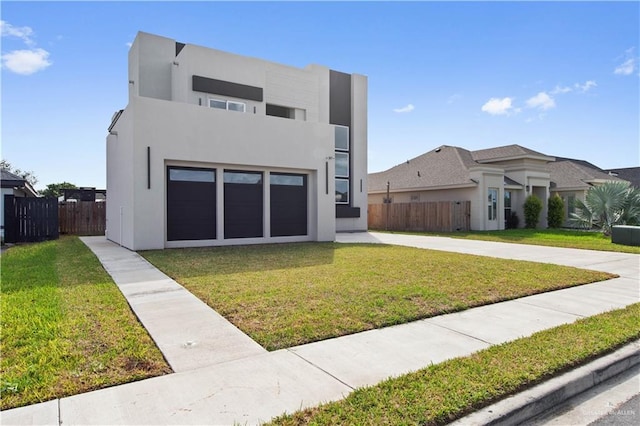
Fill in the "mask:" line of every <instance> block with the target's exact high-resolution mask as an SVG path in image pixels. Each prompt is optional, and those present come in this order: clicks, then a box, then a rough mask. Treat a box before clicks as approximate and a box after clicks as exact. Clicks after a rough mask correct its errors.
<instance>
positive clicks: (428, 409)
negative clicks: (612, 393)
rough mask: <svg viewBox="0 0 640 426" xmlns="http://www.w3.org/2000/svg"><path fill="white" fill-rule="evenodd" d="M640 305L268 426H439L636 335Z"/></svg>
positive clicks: (456, 361) (386, 383)
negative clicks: (307, 425)
mask: <svg viewBox="0 0 640 426" xmlns="http://www.w3.org/2000/svg"><path fill="white" fill-rule="evenodd" d="M639 317H640V304H635V305H631V306H629V307H627V308H625V309H620V310H616V311H611V312H607V313H604V314H601V315H597V316H594V317H589V318H585V319H582V320H579V321H577V322H575V323H573V324H567V325H562V326H559V327H556V328H552V329H549V330H544V331H541V332H539V333H536V334H534V335H533V336H531V337H525V338H521V339H518V340H515V341H513V342H509V343H504V344H502V345H497V346H492V347H490V348H488V349H485V350H482V351H479V352H477V353H475V354H472V355H470V356H467V357H463V358H456V359H452V360H449V361H445V362H443V363H440V364H436V365H433V366H430V367H427V368H425V369H423V370H419V371H417V372H414V373H409V374H406V375H403V376H401V377H398V378H393V379H389V380H386V381H384V382H382V383H380V384H378V385H375V386H371V387H366V388H360V389H357V390H355V391H354V392H353V393H351V394H350V395H349V396H348V397H347V398H346V399H344V400H341V401H337V402H333V403H329V404H325V405H322V406H320V407H316V408H309V409H306V410H302V411H299V412H296V413H293V414H291V415H285V416H281V417H279V418H276V419H274V420H273V421H272V423H271V424H274V425H306V424H313V425H400V424H402V425H424V426H435V425H444V424H446V423H449V422H451V421H453V420H455V419H457V418H460V417H463V416H464V415H466V414H468V413H470V412H473V411H477V410H479V409H480V408H482V407H485V406H487V405H490V404H492V403H494V402H496V401H498V400H500V399H502V398H505V397H507V396H509V395H512V394H515V393H517V392H520V391H522V390H524V389H526V388H528V387H530V386H532V385H534V384H536V383H538V382H541V381H543V380H546V379H549V378H550V377H553V376H554V375H557V374H560V373H562V372H564V371H566V370H568V369H571V368H575V367H576V366H579V365H581V364H585V363H586V362H588V361H590V360H592V359H594V358H596V357H598V356H602V355H604V354H606V353H608V352H611V351H613V350H614V349H616V348H618V347H620V346H621V345H624V344H625V343H628V342H631V341H634V340H636V339H638V338H640V322H638V318H639Z"/></svg>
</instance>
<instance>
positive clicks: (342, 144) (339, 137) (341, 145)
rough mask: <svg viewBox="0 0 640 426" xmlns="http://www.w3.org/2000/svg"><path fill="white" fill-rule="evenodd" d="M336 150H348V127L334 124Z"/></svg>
mask: <svg viewBox="0 0 640 426" xmlns="http://www.w3.org/2000/svg"><path fill="white" fill-rule="evenodd" d="M335 141H336V151H349V128H348V127H343V126H336V133H335Z"/></svg>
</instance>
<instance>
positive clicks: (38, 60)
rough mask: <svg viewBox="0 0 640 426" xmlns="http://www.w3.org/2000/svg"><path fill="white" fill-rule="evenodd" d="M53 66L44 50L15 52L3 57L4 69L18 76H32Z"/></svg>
mask: <svg viewBox="0 0 640 426" xmlns="http://www.w3.org/2000/svg"><path fill="white" fill-rule="evenodd" d="M49 65H51V61H49V52H47V51H46V50H44V49H39V48H38V49H30V50H14V51H12V52H9V53H6V54H4V55H2V67H3V68H6V69H8V70H9V71H12V72H14V73H16V74H22V75H30V74H33V73H36V72H38V71H41V70H43V69H45V68H47V67H48V66H49Z"/></svg>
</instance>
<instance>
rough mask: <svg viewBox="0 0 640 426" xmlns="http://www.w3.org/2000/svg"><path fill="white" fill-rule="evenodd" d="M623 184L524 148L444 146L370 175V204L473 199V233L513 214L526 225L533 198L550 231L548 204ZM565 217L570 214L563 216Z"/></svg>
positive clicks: (573, 162) (503, 224)
mask: <svg viewBox="0 0 640 426" xmlns="http://www.w3.org/2000/svg"><path fill="white" fill-rule="evenodd" d="M607 180H620V179H618V178H616V177H614V176H610V175H608V174H607V173H605V172H604V171H602V170H601V169H599V168H597V167H596V166H594V165H592V164H590V163H587V162H584V161H581V160H573V159H567V158H556V157H552V156H549V155H546V154H542V153H540V152H537V151H534V150H531V149H529V148H526V147H523V146H520V145H507V146H501V147H496V148H489V149H483V150H479V151H469V150H466V149H464V148H460V147H455V146H446V145H445V146H441V147H438V148H436V149H434V150H431V151H429V152H427V153H425V154H422V155H420V156H418V157H416V158H413V159H411V160H408V161H407V162H406V163H402V164H399V165H397V166H395V167H392V168H390V169H388V170H386V171H383V172H379V173H371V174H369V191H368V193H369V204H380V203H384V202H385V199H387V198H388V201H389V202H392V203H411V202H428V201H470V202H471V217H470V226H471V229H472V230H477V231H483V230H500V229H505V227H506V220H507V218H508V217H509V216H510V215H511V213H512V212H513V213H515V214H516V215H517V216H518V218H519V226H520V227H522V226H524V215H523V213H524V211H523V204H524V201H525V199H526V197H527V196H528V195H531V194H534V195H536V196H538V197H539V198H540V199H541V200H542V202H543V206H544V207H543V211H542V213H541V215H540V222H539V227H540V228H546V227H547V221H546V217H547V200H548V199H549V196H550V195H553V194H555V193H558V194H559V195H560V196H561V197H563V198H564V199H565V202H568V201H569V200H573V199H576V198H577V199H584V194H586V191H587V190H588V189H589V188H590V187H591V186H593V185H597V184H600V183H602V182H605V181H607ZM565 214H567V213H566V212H565Z"/></svg>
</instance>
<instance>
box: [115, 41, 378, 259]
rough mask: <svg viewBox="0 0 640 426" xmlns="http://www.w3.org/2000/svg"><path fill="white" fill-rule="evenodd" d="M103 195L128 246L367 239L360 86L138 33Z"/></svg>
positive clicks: (350, 79) (348, 77) (118, 236)
mask: <svg viewBox="0 0 640 426" xmlns="http://www.w3.org/2000/svg"><path fill="white" fill-rule="evenodd" d="M107 190H108V191H109V202H108V203H107V238H108V239H109V240H112V241H114V242H116V243H119V244H121V245H123V246H125V247H128V248H130V249H133V250H141V249H161V248H167V247H187V246H207V245H229V244H253V243H270V242H290V241H332V240H333V239H334V238H335V233H336V231H360V230H366V229H367V78H366V77H365V76H362V75H358V74H346V73H342V72H338V71H334V70H330V69H329V68H327V67H324V66H319V65H309V66H307V67H305V68H295V67H291V66H286V65H281V64H277V63H273V62H268V61H264V60H260V59H256V58H250V57H244V56H239V55H235V54H231V53H227V52H222V51H219V50H214V49H210V48H205V47H200V46H196V45H191V44H183V43H178V42H176V41H175V40H172V39H169V38H165V37H160V36H156V35H152V34H147V33H142V32H141V33H138V35H137V36H136V39H135V41H134V43H133V45H132V46H131V49H130V51H129V103H128V105H127V107H126V108H125V109H124V110H121V111H118V112H116V114H114V116H113V118H112V122H111V125H110V126H109V134H108V136H107Z"/></svg>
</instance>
